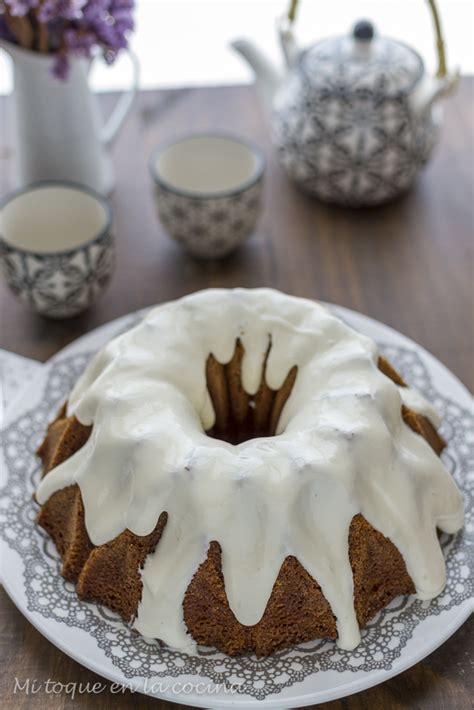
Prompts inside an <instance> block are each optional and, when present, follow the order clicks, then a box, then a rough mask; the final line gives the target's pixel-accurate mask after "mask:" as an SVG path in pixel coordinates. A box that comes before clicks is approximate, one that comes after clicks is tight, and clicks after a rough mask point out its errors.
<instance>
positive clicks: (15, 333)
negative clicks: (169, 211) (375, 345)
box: [0, 79, 474, 710]
mask: <svg viewBox="0 0 474 710" xmlns="http://www.w3.org/2000/svg"><path fill="white" fill-rule="evenodd" d="M473 88H474V79H464V80H463V81H462V82H461V86H460V90H459V92H458V94H457V95H456V97H454V98H452V99H450V100H449V101H448V102H446V112H445V126H444V132H443V136H442V142H441V145H440V148H439V150H438V152H437V154H436V156H435V158H434V159H433V161H432V163H431V164H430V165H429V167H428V168H427V169H426V171H425V172H424V174H423V175H422V177H421V178H420V179H419V181H418V183H417V185H416V187H415V188H414V189H413V190H412V191H411V192H410V193H409V194H407V195H406V196H404V197H403V198H402V199H400V200H398V201H397V202H393V203H392V204H389V205H386V206H382V207H378V208H373V209H369V210H365V209H362V210H358V211H353V210H348V209H342V208H337V207H331V206H327V205H323V204H319V203H317V202H315V201H313V200H312V199H310V198H309V197H307V196H305V195H304V194H302V193H300V192H299V191H298V190H297V189H296V188H295V187H293V186H292V185H291V184H290V183H289V182H288V181H287V179H286V178H285V176H284V175H283V173H282V171H281V170H280V169H279V167H278V166H277V164H276V161H275V158H274V156H272V154H271V150H270V146H269V140H268V128H267V126H266V125H265V122H264V120H263V116H262V112H261V110H260V108H259V105H258V101H257V99H256V95H255V93H254V89H253V88H251V87H233V88H209V89H180V90H175V91H153V92H144V93H142V94H141V95H140V96H139V97H138V100H137V102H136V104H135V107H134V110H133V114H132V116H131V117H130V119H129V121H128V122H127V124H126V126H125V127H124V129H123V133H122V135H121V136H120V138H119V140H118V141H117V143H116V145H115V147H114V149H113V158H114V163H115V168H116V174H117V187H116V189H115V192H114V194H113V197H112V202H113V207H114V217H115V219H114V222H115V234H116V238H117V246H118V259H117V269H116V273H115V277H114V279H113V282H112V284H111V286H110V287H109V290H108V291H107V293H106V294H105V295H104V296H103V297H102V299H101V300H100V302H98V303H97V305H96V306H95V307H94V308H93V309H91V310H90V311H89V312H88V313H86V314H84V315H83V316H80V317H78V318H76V319H74V320H70V321H65V322H54V321H48V320H45V319H42V318H39V317H37V316H35V315H33V314H30V313H28V312H27V311H26V310H25V309H24V307H23V306H22V305H21V304H20V303H17V302H16V300H15V299H14V298H13V296H12V295H11V294H10V293H9V292H8V291H7V290H6V288H5V287H4V285H3V284H0V318H1V329H0V347H3V348H6V349H9V350H13V351H15V352H17V353H20V354H22V355H26V356H29V357H35V358H38V359H39V360H46V359H47V358H49V357H50V356H51V355H53V354H54V353H55V352H57V350H59V349H60V348H62V347H63V346H65V345H66V344H67V343H69V342H71V341H72V340H74V339H75V338H77V337H78V336H79V335H81V334H82V333H84V332H86V331H89V330H90V329H92V328H95V327H96V326H98V325H100V324H101V323H105V322H106V321H108V320H110V319H112V318H116V317H117V316H121V315H123V314H125V313H128V312H130V311H134V310H135V309H138V308H141V307H143V306H147V305H149V304H153V303H159V302H162V301H166V300H168V299H172V298H176V297H179V296H182V295H184V294H186V293H190V292H192V291H195V290H198V289H201V288H206V287H218V286H247V287H255V286H263V285H264V286H272V287H275V288H279V289H282V290H284V291H287V292H289V293H293V294H295V295H299V296H306V297H309V298H318V299H323V300H326V301H332V302H334V303H338V304H341V305H344V306H348V307H349V308H353V309H356V310H358V311H361V312H362V313H365V314H367V315H369V316H372V317H374V318H376V319H378V320H381V321H383V322H385V323H387V324H389V325H391V326H393V327H394V328H396V329H397V330H400V331H401V332H402V333H405V334H406V335H408V336H409V337H411V338H413V339H414V340H416V341H417V342H419V343H420V344H421V345H423V346H424V347H425V348H427V349H428V350H430V351H431V352H432V353H433V354H434V355H435V356H436V357H438V358H439V359H440V360H441V361H442V362H444V363H445V364H446V365H447V366H448V367H449V368H450V369H451V370H452V371H453V372H454V373H455V374H456V375H457V376H458V377H459V378H460V379H461V380H462V381H463V382H464V383H465V384H466V385H467V386H468V387H469V388H470V389H471V390H472V389H473V385H474V367H473V363H474V346H473V316H472V314H473V306H474V293H473V276H474V272H473V263H474V255H473V241H474V240H473V234H474V216H473V215H474V212H473V203H474V187H473V163H472V159H473V154H474V153H473V149H474V145H473V129H472V127H473V121H474V110H473V109H474V106H473V104H474V102H473ZM113 100H115V97H114V96H104V97H101V102H102V104H103V105H104V110H105V111H107V110H109V108H110V106H111V105H112V102H113ZM191 129H192V130H200V129H202V130H206V129H217V130H226V131H231V132H236V133H240V134H242V135H244V136H247V137H250V138H251V139H253V140H254V141H256V142H258V143H259V144H260V145H261V146H262V147H263V149H264V150H265V152H266V155H267V158H268V170H267V174H266V187H265V201H264V210H263V214H262V217H261V220H260V222H259V225H258V229H257V233H256V234H255V235H254V236H253V237H252V239H251V240H250V241H249V242H248V243H247V244H246V245H245V246H244V247H243V248H241V249H240V251H239V252H238V253H236V254H235V255H234V256H233V257H230V258H228V259H226V260H225V261H221V262H215V263H211V262H209V263H203V262H198V261H194V260H193V259H191V258H189V257H188V256H186V254H184V253H183V252H182V251H181V249H180V248H179V247H178V246H176V245H175V244H174V243H173V242H171V240H170V239H169V238H168V237H167V236H166V234H165V233H164V231H163V229H162V228H161V227H160V225H159V224H158V222H157V219H156V216H155V211H154V206H153V201H152V186H151V182H150V179H149V175H148V170H147V161H148V158H149V156H150V153H151V151H152V149H153V148H154V146H155V145H156V144H157V143H159V142H160V141H163V140H166V139H167V138H169V137H170V136H172V135H174V134H176V133H179V132H181V131H188V130H191ZM12 143H13V141H12V123H11V118H10V111H9V106H8V100H7V99H2V100H0V195H3V194H5V193H6V192H7V191H8V190H9V189H11V188H12V187H13V184H12V173H13V160H14V147H13V145H12ZM0 629H1V631H0V668H1V678H0V698H1V699H2V702H3V707H4V708H14V707H15V708H20V707H21V708H23V707H24V708H43V707H48V708H52V709H53V708H73V707H91V708H92V707H94V708H109V707H123V708H128V707H130V708H131V707H140V708H142V707H143V708H145V707H147V708H148V707H154V708H168V707H169V708H171V707H176V706H172V705H171V704H170V703H166V702H161V701H155V700H151V699H148V698H145V697H143V696H138V695H136V694H135V695H132V694H126V695H124V696H121V697H120V699H119V698H117V696H112V695H110V693H109V692H108V691H104V692H102V693H101V694H100V695H87V694H84V695H80V696H76V698H75V699H74V700H72V699H71V698H70V697H69V696H68V695H67V694H66V693H64V692H63V693H61V694H58V695H51V694H49V695H48V694H47V693H46V692H45V690H44V688H43V690H40V691H39V692H38V693H37V694H35V695H28V696H27V695H25V693H20V694H18V693H17V694H14V693H13V690H14V686H15V678H18V679H19V680H20V681H24V680H25V679H26V678H30V679H37V680H38V681H39V682H40V683H41V682H43V683H44V682H45V681H46V680H47V679H48V678H50V679H54V680H57V681H60V682H62V683H68V682H71V681H77V682H84V683H85V682H87V681H91V682H95V681H98V680H100V679H99V678H98V677H97V676H95V675H94V674H93V673H91V672H89V671H87V670H86V669H84V668H82V667H81V666H79V665H78V664H77V663H75V662H74V661H72V660H70V659H69V658H68V657H67V656H65V655H64V654H62V653H61V652H60V651H58V650H56V648H55V647H54V646H52V645H51V644H50V643H49V642H48V641H46V640H45V639H44V638H43V637H42V636H41V635H40V634H39V633H38V632H37V631H36V630H35V629H34V628H33V627H32V626H30V625H29V624H28V622H26V621H25V620H24V619H23V617H22V616H21V615H20V614H19V613H18V612H17V611H16V609H15V608H14V606H13V604H12V603H11V602H10V601H9V599H8V598H7V596H6V595H5V593H4V592H3V590H1V592H0ZM473 631H474V623H473V621H472V619H471V620H470V621H468V622H467V623H466V624H465V625H464V627H463V628H461V629H460V630H459V631H458V632H457V633H456V634H455V635H454V636H453V637H452V638H451V639H450V640H449V641H448V642H447V643H446V644H444V646H443V647H442V648H440V649H439V650H438V651H436V652H435V653H433V654H432V655H431V656H429V657H428V658H426V659H425V660H424V661H422V662H421V663H419V664H418V665H416V666H415V667H413V668H411V669H410V670H408V671H406V672H405V673H403V674H402V675H400V676H398V677H396V678H394V679H392V680H389V681H388V682H386V683H384V684H383V685H381V686H378V687H376V688H373V689H371V690H368V691H365V692H363V693H359V694H358V695H355V696H352V697H351V698H349V699H344V700H341V701H334V702H332V703H329V704H327V705H326V706H324V707H327V708H331V710H335V709H336V708H349V709H351V710H353V709H355V708H385V709H389V708H423V709H428V708H453V709H456V710H463V709H464V708H466V709H467V708H471V707H472V698H473V695H474V682H473V677H474V673H472V665H473V656H474V654H473ZM178 699H179V698H178ZM319 707H323V706H319Z"/></svg>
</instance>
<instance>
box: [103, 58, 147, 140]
mask: <svg viewBox="0 0 474 710" xmlns="http://www.w3.org/2000/svg"><path fill="white" fill-rule="evenodd" d="M125 51H126V52H127V54H128V56H129V58H130V62H131V64H132V84H131V86H130V88H129V89H127V90H126V91H124V92H123V94H122V95H121V96H120V98H119V99H118V101H117V103H116V104H115V106H114V109H113V111H112V113H111V115H110V117H109V119H108V121H107V123H106V124H105V126H104V127H103V129H102V134H101V141H102V143H103V144H104V145H105V147H106V148H108V147H110V146H111V145H112V143H113V142H114V140H115V139H116V138H117V135H118V132H119V131H120V129H121V128H122V125H123V122H124V121H125V119H126V118H127V116H128V113H129V111H130V109H131V108H132V104H133V100H134V98H135V95H136V93H137V90H138V85H139V83H140V63H139V61H138V57H137V55H136V54H135V53H134V52H132V51H131V50H130V49H128V48H126V50H125Z"/></svg>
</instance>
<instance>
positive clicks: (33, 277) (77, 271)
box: [0, 231, 115, 318]
mask: <svg viewBox="0 0 474 710" xmlns="http://www.w3.org/2000/svg"><path fill="white" fill-rule="evenodd" d="M114 257H115V247H114V240H113V237H112V234H111V233H110V232H109V231H107V232H106V233H104V234H102V235H101V236H100V237H98V238H97V239H95V240H94V241H92V242H91V243H89V244H85V245H83V246H80V247H77V248H76V249H73V250H71V251H68V252H64V253H59V252H58V253H52V254H49V253H45V254H33V253H30V252H24V251H21V250H19V249H16V248H15V247H13V246H10V245H9V244H8V243H7V242H6V241H4V240H0V269H1V271H2V272H3V275H4V278H5V280H6V282H7V284H8V286H9V287H10V289H11V291H12V292H13V293H14V294H15V295H16V296H18V298H19V299H20V300H21V301H23V303H25V304H26V305H27V306H29V307H30V308H31V309H32V310H34V311H36V312H37V313H40V314H41V315H45V316H48V317H50V318H69V317H71V316H75V315H77V314H79V313H81V312H82V311H84V310H86V309H87V308H88V307H89V306H91V305H92V304H93V303H94V301H95V300H96V299H97V297H98V296H99V295H100V294H101V293H102V291H103V290H104V288H105V287H106V286H107V284H108V282H109V280H110V277H111V275H112V272H113V268H114V263H115V258H114Z"/></svg>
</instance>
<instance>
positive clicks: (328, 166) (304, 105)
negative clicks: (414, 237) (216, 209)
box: [233, 0, 457, 206]
mask: <svg viewBox="0 0 474 710" xmlns="http://www.w3.org/2000/svg"><path fill="white" fill-rule="evenodd" d="M429 5H430V7H431V9H432V12H433V18H434V24H435V29H436V35H437V47H438V61H439V65H438V72H437V74H436V76H429V75H428V73H427V72H426V70H425V67H424V64H423V60H422V59H421V57H420V55H419V54H418V53H417V52H416V51H415V50H414V49H412V48H411V47H408V46H407V45H405V44H403V43H401V42H398V41H396V40H393V39H389V38H387V37H380V36H378V35H377V33H376V32H375V30H374V27H373V25H372V24H371V23H370V22H368V21H361V22H358V23H357V24H356V25H355V26H354V28H353V30H352V33H351V34H350V35H349V36H345V37H336V38H334V39H326V40H323V41H320V42H317V43H316V44H314V45H312V46H311V47H309V48H308V49H305V50H303V51H299V50H298V48H297V47H296V43H295V40H294V37H293V33H292V23H293V20H294V12H295V6H296V2H292V4H291V9H290V12H289V14H288V16H287V17H285V18H284V19H283V20H281V21H280V22H279V25H278V29H279V38H280V43H281V47H282V50H283V55H284V58H285V63H286V66H287V69H288V73H287V75H286V77H281V76H280V75H279V73H278V72H277V71H276V70H275V69H274V68H273V66H272V65H271V64H270V63H269V62H268V61H267V59H266V58H265V57H264V56H263V55H262V54H261V52H260V51H259V50H258V49H257V48H256V47H254V45H253V44H251V43H250V42H248V41H247V40H238V41H236V42H234V43H233V46H234V48H235V49H236V50H237V51H238V52H240V54H242V55H243V56H244V58H245V59H246V60H247V61H248V62H249V64H250V65H251V66H252V68H253V70H254V72H255V74H256V76H257V82H258V84H259V85H260V87H261V89H262V95H263V97H264V100H265V102H266V104H267V107H268V108H270V109H271V116H272V127H273V139H274V143H275V145H276V147H277V149H278V153H279V156H280V158H281V161H282V163H283V165H284V167H285V169H286V171H287V172H288V174H289V175H290V176H291V177H292V178H293V179H294V180H295V181H296V182H297V183H298V184H299V185H301V186H302V187H303V189H305V190H306V191H308V192H310V193H312V194H314V195H316V196H317V197H319V198H321V199H323V200H326V201H330V202H338V203H342V204H348V205H353V206H360V205H375V204H379V203H382V202H385V201H387V200H390V199H392V198H394V197H396V196H397V195H398V194H400V193H401V192H403V191H404V190H406V189H407V188H408V187H410V185H411V184H412V183H413V181H414V179H415V178H416V176H417V174H418V172H419V170H420V169H421V168H422V167H423V165H424V164H425V163H426V162H427V160H428V158H429V157H430V154H431V152H432V150H433V148H434V146H435V144H436V142H437V139H438V135H439V119H440V111H439V108H440V107H439V106H438V105H437V101H438V99H440V98H441V97H442V96H444V95H447V94H448V93H449V92H450V91H451V90H452V89H453V87H454V86H455V84H456V81H457V75H451V76H448V74H447V72H446V60H445V54H444V45H443V40H442V35H441V27H440V22H439V16H438V13H437V9H436V5H435V3H434V0H430V2H429Z"/></svg>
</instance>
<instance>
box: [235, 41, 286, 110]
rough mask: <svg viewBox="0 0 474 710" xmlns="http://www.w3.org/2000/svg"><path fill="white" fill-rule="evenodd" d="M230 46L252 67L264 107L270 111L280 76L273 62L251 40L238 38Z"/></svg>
mask: <svg viewBox="0 0 474 710" xmlns="http://www.w3.org/2000/svg"><path fill="white" fill-rule="evenodd" d="M231 47H232V48H233V49H235V51H236V52H238V53H239V54H240V55H241V56H242V57H243V58H244V59H245V61H246V62H247V63H248V64H249V65H250V66H251V67H252V69H253V71H254V74H255V77H256V82H257V88H258V90H259V92H260V95H261V96H262V99H263V103H264V107H265V109H266V111H267V112H268V113H270V111H271V107H272V104H273V97H274V95H275V92H276V90H277V88H278V86H279V85H280V83H281V79H282V77H281V76H280V74H279V72H278V71H277V69H276V68H275V67H274V66H273V64H272V63H271V62H270V61H269V60H268V59H267V57H265V55H264V54H263V53H262V52H261V51H260V50H259V49H258V48H257V47H256V46H255V45H254V44H253V43H252V42H249V41H248V40H246V39H238V40H235V41H234V42H232V43H231Z"/></svg>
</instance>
